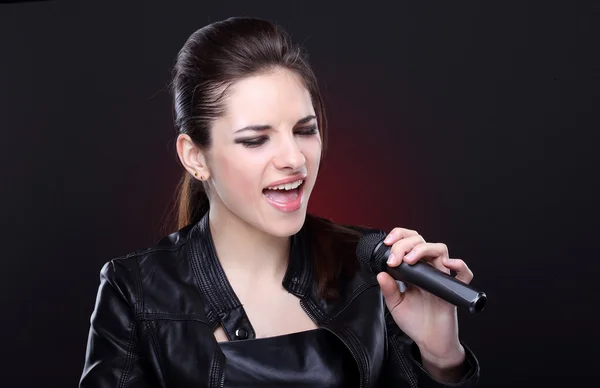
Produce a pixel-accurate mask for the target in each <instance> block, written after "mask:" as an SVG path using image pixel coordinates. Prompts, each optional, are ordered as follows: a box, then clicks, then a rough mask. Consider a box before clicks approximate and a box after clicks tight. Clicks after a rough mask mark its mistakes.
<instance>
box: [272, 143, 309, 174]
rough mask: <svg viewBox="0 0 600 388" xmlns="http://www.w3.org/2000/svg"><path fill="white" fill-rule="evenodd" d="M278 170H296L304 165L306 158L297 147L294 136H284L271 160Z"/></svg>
mask: <svg viewBox="0 0 600 388" xmlns="http://www.w3.org/2000/svg"><path fill="white" fill-rule="evenodd" d="M273 162H274V164H275V167H276V168H278V169H281V170H283V169H291V170H298V169H300V168H301V167H302V166H304V164H305V163H306V158H305V157H304V154H303V153H302V150H301V149H300V147H299V146H298V143H297V142H296V139H295V138H294V136H293V135H292V136H285V138H284V139H282V141H281V143H280V144H279V147H278V150H277V153H276V155H275V157H274V158H273Z"/></svg>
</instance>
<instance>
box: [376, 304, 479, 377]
mask: <svg viewBox="0 0 600 388" xmlns="http://www.w3.org/2000/svg"><path fill="white" fill-rule="evenodd" d="M386 327H387V345H386V346H387V349H386V359H385V364H384V371H383V381H382V382H383V384H382V386H383V387H386V388H387V387H389V388H403V387H411V388H447V387H456V388H471V387H475V386H477V384H478V383H479V374H480V371H479V362H478V361H477V358H476V357H475V355H474V354H473V352H472V351H471V350H470V349H469V348H468V347H467V346H466V345H465V344H464V343H461V344H462V345H463V347H464V348H465V353H466V358H465V362H464V364H463V369H462V377H461V379H460V381H459V382H456V383H442V382H439V381H437V380H435V379H434V378H433V377H432V376H431V375H430V374H429V373H428V372H427V371H426V370H425V369H424V368H423V365H422V364H421V357H420V353H419V348H418V347H417V345H416V344H415V343H414V342H413V340H412V339H411V338H410V337H408V336H407V335H406V334H405V333H403V332H402V331H401V330H400V328H399V327H398V325H396V322H394V320H393V318H392V317H391V314H389V312H387V309H386Z"/></svg>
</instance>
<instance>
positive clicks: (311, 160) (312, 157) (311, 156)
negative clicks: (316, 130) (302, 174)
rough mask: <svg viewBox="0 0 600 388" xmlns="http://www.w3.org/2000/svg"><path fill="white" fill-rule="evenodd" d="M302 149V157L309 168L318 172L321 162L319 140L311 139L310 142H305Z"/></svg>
mask: <svg viewBox="0 0 600 388" xmlns="http://www.w3.org/2000/svg"><path fill="white" fill-rule="evenodd" d="M303 148H304V156H305V157H306V159H307V163H308V164H309V166H310V168H312V169H315V170H318V168H319V164H320V162H321V151H322V148H321V140H320V139H318V138H317V139H311V141H308V142H306V144H305V145H304V147H303Z"/></svg>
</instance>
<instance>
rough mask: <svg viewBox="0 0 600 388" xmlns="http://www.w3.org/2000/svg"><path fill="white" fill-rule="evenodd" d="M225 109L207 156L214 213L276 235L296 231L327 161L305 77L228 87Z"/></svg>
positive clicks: (279, 74) (274, 74) (280, 75)
mask: <svg viewBox="0 0 600 388" xmlns="http://www.w3.org/2000/svg"><path fill="white" fill-rule="evenodd" d="M225 108H226V111H225V115H224V116H223V117H221V118H219V119H217V120H216V121H215V123H214V125H213V127H212V133H211V135H212V145H211V147H210V150H209V151H208V153H207V154H206V164H207V167H208V169H209V172H210V179H209V185H210V190H209V192H210V194H211V198H210V200H211V208H214V210H215V211H216V212H215V214H219V216H226V217H234V218H235V219H237V220H241V221H243V222H245V223H247V224H249V225H251V226H252V227H254V228H257V229H259V230H261V231H264V232H266V233H268V234H271V235H274V236H290V235H292V234H294V233H296V232H297V231H298V230H299V229H300V228H301V227H302V225H303V223H304V219H305V216H306V211H307V203H308V199H309V197H310V194H311V192H312V189H313V187H314V185H315V181H316V178H317V173H318V170H319V162H320V158H321V139H320V136H319V128H317V120H316V117H315V111H314V108H313V105H312V101H311V97H310V94H309V92H308V90H307V89H306V88H305V86H304V85H303V83H302V79H301V78H300V76H298V75H297V74H296V73H294V72H292V71H289V70H285V69H277V70H273V71H271V72H268V73H264V74H261V75H256V76H252V77H248V78H245V79H243V80H240V81H239V82H237V83H235V84H233V85H232V86H231V87H230V89H229V91H228V97H227V99H226V100H225ZM211 214H212V212H211Z"/></svg>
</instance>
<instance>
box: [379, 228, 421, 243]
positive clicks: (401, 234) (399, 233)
mask: <svg viewBox="0 0 600 388" xmlns="http://www.w3.org/2000/svg"><path fill="white" fill-rule="evenodd" d="M417 234H419V233H417V232H416V231H415V230H411V229H405V228H394V229H392V231H391V232H390V233H388V235H387V236H386V238H385V240H383V243H384V244H385V245H392V244H393V243H395V242H396V241H398V240H402V239H403V238H406V237H410V236H415V235H417Z"/></svg>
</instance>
